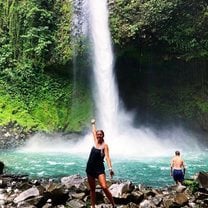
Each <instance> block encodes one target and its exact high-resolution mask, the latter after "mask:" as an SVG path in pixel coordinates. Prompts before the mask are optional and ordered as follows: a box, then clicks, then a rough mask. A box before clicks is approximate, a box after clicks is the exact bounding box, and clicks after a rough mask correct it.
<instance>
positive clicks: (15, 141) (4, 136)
mask: <svg viewBox="0 0 208 208" xmlns="http://www.w3.org/2000/svg"><path fill="white" fill-rule="evenodd" d="M29 135H32V131H25V130H24V128H23V127H21V126H19V125H18V124H16V123H14V122H11V123H9V124H8V125H6V126H0V148H1V149H9V148H15V147H18V146H20V145H21V144H23V143H24V142H25V140H26V139H27V138H28V136H29Z"/></svg>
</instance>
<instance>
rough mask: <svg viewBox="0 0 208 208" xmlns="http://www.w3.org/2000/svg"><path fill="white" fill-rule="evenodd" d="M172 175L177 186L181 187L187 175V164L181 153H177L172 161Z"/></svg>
mask: <svg viewBox="0 0 208 208" xmlns="http://www.w3.org/2000/svg"><path fill="white" fill-rule="evenodd" d="M170 175H171V176H172V177H173V179H174V181H175V182H176V184H178V185H181V183H182V182H183V180H184V175H185V164H184V161H183V159H182V158H181V156H180V152H179V151H176V152H175V156H174V157H173V159H172V160H171V165H170Z"/></svg>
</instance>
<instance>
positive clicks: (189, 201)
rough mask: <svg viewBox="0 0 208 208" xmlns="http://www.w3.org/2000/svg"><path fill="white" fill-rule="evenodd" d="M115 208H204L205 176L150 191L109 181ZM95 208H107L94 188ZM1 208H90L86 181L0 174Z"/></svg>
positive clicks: (206, 196) (207, 200) (207, 189)
mask: <svg viewBox="0 0 208 208" xmlns="http://www.w3.org/2000/svg"><path fill="white" fill-rule="evenodd" d="M108 184H109V189H110V191H111V193H112V194H113V197H114V200H115V202H116V205H117V206H116V207H117V208H154V207H161V208H162V207H163V208H178V207H184V208H188V207H191V208H207V207H208V174H207V173H199V174H198V175H197V177H196V179H195V180H193V181H191V182H190V181H189V184H188V185H183V186H170V187H165V188H160V189H156V188H150V187H143V186H141V185H135V184H133V183H131V182H130V181H122V182H121V181H108ZM196 184H197V185H196ZM96 198H97V204H98V205H97V207H98V208H110V207H111V205H110V204H109V202H108V201H107V199H106V197H105V195H104V194H103V192H102V189H101V188H100V186H99V185H97V186H96ZM0 207H1V208H14V207H20V208H36V207H37V208H51V207H55V208H85V207H86V208H87V207H90V196H89V187H88V183H87V180H86V178H83V177H81V176H79V175H72V176H66V177H63V178H61V179H60V180H58V181H53V180H51V179H47V180H46V179H38V180H34V179H33V180H32V179H29V178H28V177H27V176H26V175H19V176H18V175H7V174H1V175H0Z"/></svg>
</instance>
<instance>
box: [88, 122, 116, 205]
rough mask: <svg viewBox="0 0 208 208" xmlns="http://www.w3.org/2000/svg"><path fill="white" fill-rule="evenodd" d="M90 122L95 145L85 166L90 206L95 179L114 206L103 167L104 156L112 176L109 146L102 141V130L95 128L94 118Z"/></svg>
mask: <svg viewBox="0 0 208 208" xmlns="http://www.w3.org/2000/svg"><path fill="white" fill-rule="evenodd" d="M91 124H92V133H93V138H94V143H95V146H93V147H92V149H91V152H90V156H89V159H88V162H87V168H86V173H87V178H88V183H89V186H90V197H91V205H92V206H91V207H92V208H95V186H96V183H95V180H96V179H98V181H99V184H100V186H101V188H102V189H103V191H104V193H105V195H106V196H107V198H108V199H109V201H110V202H111V204H112V205H113V207H115V203H114V200H113V197H112V194H111V192H110V191H109V190H108V186H107V183H106V175H105V167H104V158H105V159H106V162H107V165H108V168H109V171H110V176H111V178H112V177H113V175H114V172H113V170H112V164H111V159H110V155H109V148H108V145H107V144H106V143H105V142H104V139H103V138H104V132H103V130H96V127H95V120H94V119H92V120H91Z"/></svg>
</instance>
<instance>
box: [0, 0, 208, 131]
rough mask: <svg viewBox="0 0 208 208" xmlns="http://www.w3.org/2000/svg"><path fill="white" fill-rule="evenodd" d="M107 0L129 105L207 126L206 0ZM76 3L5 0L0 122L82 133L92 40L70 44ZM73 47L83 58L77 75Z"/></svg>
mask: <svg viewBox="0 0 208 208" xmlns="http://www.w3.org/2000/svg"><path fill="white" fill-rule="evenodd" d="M109 2H110V3H109V9H110V29H111V33H112V39H113V44H114V46H115V55H116V67H115V68H116V69H117V71H116V73H117V76H118V81H119V88H120V89H119V90H120V92H119V93H120V94H121V95H123V97H125V94H126V95H128V96H127V99H124V100H125V102H126V104H127V106H128V105H129V106H132V108H135V106H136V107H137V108H140V107H141V109H145V110H146V111H148V112H154V113H155V115H161V116H164V117H180V118H183V119H189V120H194V121H196V122H198V123H200V125H201V126H202V127H203V128H204V129H207V130H208V125H207V119H208V104H207V96H208V74H207V66H208V65H207V57H208V30H207V28H208V5H207V1H205V0H198V1H196V0H142V1H138V0H129V1H123V0H114V1H109ZM72 4H73V1H72V0H0V93H1V95H0V112H1V113H0V125H7V124H8V123H9V122H17V123H18V124H19V125H21V126H23V127H24V128H25V129H28V130H30V129H33V130H37V131H48V132H50V131H81V130H82V129H83V128H84V127H85V125H86V121H88V120H89V118H90V117H91V114H92V99H91V94H90V92H89V83H87V82H88V80H87V73H88V71H87V70H88V68H89V66H88V65H89V63H88V62H87V61H86V58H83V57H85V52H86V50H87V48H88V43H86V44H82V45H81V46H80V45H79V44H77V45H73V44H74V43H73V41H72V37H71V28H72V14H73V5H72ZM81 39H82V41H81V42H82V43H83V42H84V40H85V38H84V37H81ZM74 47H76V48H77V50H78V51H77V54H78V55H79V57H80V58H79V59H77V60H78V61H77V62H78V63H77V64H78V65H79V67H80V68H79V70H80V71H79V72H78V74H77V75H76V76H74V72H73V67H72V65H73V64H72V62H73V60H72V59H73V48H74ZM89 61H90V60H89ZM127 74H128V76H126V75H127ZM78 75H79V76H78ZM149 76H151V78H150V77H149ZM75 77H77V78H76V79H77V80H76V82H77V83H76V89H75V86H74V84H73V82H74V81H73V80H74V78H75ZM122 77H123V78H125V79H122ZM128 77H129V78H130V80H128ZM154 77H157V78H154ZM149 78H150V79H149ZM150 83H151V85H150ZM132 89H134V90H132ZM142 98H143V99H142Z"/></svg>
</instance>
